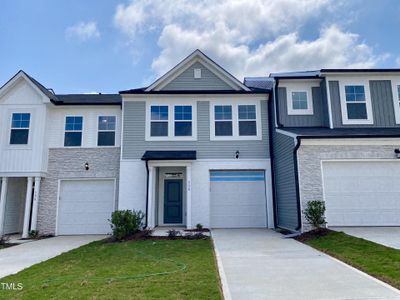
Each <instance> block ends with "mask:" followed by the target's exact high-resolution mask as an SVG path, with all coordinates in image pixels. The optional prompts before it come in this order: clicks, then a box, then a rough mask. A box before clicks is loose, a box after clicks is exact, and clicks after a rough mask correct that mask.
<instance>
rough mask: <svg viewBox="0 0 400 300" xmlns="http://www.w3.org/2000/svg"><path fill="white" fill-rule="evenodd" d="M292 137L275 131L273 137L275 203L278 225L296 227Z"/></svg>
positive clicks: (289, 227) (288, 227)
mask: <svg viewBox="0 0 400 300" xmlns="http://www.w3.org/2000/svg"><path fill="white" fill-rule="evenodd" d="M294 142H295V141H294V138H293V137H290V136H287V135H284V134H280V133H277V132H275V133H274V139H273V151H274V161H273V163H274V176H275V205H276V222H277V225H278V227H282V228H286V229H292V230H294V229H296V228H297V226H298V224H297V191H296V177H295V163H294V156H293V149H294V147H295V143H294Z"/></svg>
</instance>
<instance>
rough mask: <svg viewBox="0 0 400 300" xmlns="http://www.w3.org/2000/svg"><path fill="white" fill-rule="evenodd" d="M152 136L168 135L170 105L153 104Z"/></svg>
mask: <svg viewBox="0 0 400 300" xmlns="http://www.w3.org/2000/svg"><path fill="white" fill-rule="evenodd" d="M150 118H151V124H150V136H168V106H167V105H163V106H151V116H150Z"/></svg>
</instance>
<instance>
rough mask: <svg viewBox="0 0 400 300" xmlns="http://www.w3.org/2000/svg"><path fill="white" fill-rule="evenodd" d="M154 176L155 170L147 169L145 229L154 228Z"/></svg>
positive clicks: (152, 168)
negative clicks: (147, 185)
mask: <svg viewBox="0 0 400 300" xmlns="http://www.w3.org/2000/svg"><path fill="white" fill-rule="evenodd" d="M154 174H155V168H154V167H149V187H148V189H149V191H148V193H149V194H148V197H149V198H148V206H147V213H148V215H147V227H149V228H154V226H155V224H154V205H153V201H154V199H153V198H154V192H153V191H154V188H153V186H154Z"/></svg>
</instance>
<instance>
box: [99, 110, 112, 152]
mask: <svg viewBox="0 0 400 300" xmlns="http://www.w3.org/2000/svg"><path fill="white" fill-rule="evenodd" d="M97 146H115V116H100V117H99V125H98V133H97Z"/></svg>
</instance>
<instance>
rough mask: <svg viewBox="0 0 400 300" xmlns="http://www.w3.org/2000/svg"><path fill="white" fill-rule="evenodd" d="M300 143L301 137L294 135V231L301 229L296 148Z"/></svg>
mask: <svg viewBox="0 0 400 300" xmlns="http://www.w3.org/2000/svg"><path fill="white" fill-rule="evenodd" d="M300 145H301V137H300V136H297V137H296V146H295V147H294V149H293V162H294V179H295V183H296V205H297V227H296V228H295V231H299V230H300V229H301V204H300V185H299V166H298V163H297V158H298V156H297V150H299V148H300Z"/></svg>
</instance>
